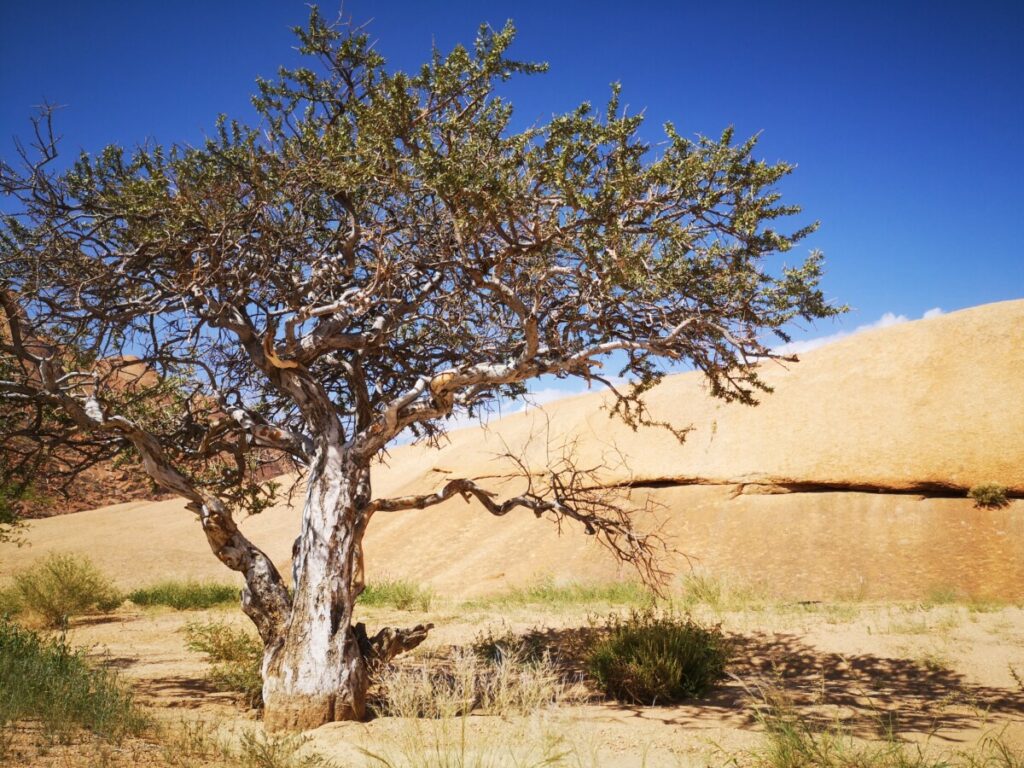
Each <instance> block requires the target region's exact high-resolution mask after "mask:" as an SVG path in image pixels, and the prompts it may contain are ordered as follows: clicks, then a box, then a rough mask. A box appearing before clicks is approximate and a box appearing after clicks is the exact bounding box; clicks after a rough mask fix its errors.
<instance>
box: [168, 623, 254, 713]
mask: <svg viewBox="0 0 1024 768" xmlns="http://www.w3.org/2000/svg"><path fill="white" fill-rule="evenodd" d="M184 631H185V637H186V645H187V646H188V648H189V649H190V650H193V651H197V652H199V653H202V654H205V655H206V660H207V661H208V662H209V663H210V665H211V669H210V675H209V677H210V681H211V682H212V683H213V684H214V685H215V686H216V687H217V688H219V689H220V690H222V691H232V692H234V693H240V694H242V695H243V696H244V697H245V700H246V703H247V704H248V705H249V706H251V707H258V706H260V704H261V703H262V700H263V677H262V675H261V674H260V666H261V664H262V662H263V644H262V643H261V642H260V640H259V638H258V637H256V636H255V635H253V634H252V633H250V632H247V631H245V630H243V629H236V628H234V627H232V626H229V625H228V624H225V623H224V622H221V621H212V622H206V623H204V622H191V623H189V624H186V625H185V630H184Z"/></svg>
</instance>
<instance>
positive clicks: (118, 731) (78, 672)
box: [0, 618, 147, 742]
mask: <svg viewBox="0 0 1024 768" xmlns="http://www.w3.org/2000/svg"><path fill="white" fill-rule="evenodd" d="M24 720H36V721H38V722H39V723H40V724H41V725H42V729H43V733H44V735H45V736H46V738H47V739H48V740H51V741H62V742H67V741H69V740H70V739H71V737H72V736H73V734H74V733H75V731H76V730H77V729H79V728H85V729H88V730H89V731H92V732H93V733H95V734H97V735H98V736H101V737H103V738H106V739H110V740H114V741H120V740H121V739H122V738H124V737H125V736H128V735H137V734H139V733H140V732H141V731H142V730H143V729H144V728H145V726H146V725H147V720H146V718H145V717H144V716H143V715H142V714H141V713H140V712H139V711H138V710H137V709H136V707H135V704H134V702H133V699H132V695H131V693H130V692H129V691H128V690H127V689H126V688H125V687H124V686H122V685H121V684H120V682H119V681H118V680H117V678H116V677H115V676H114V675H113V674H111V673H110V672H107V671H105V670H102V669H96V668H94V667H92V666H90V665H89V664H87V663H86V661H85V660H84V659H83V658H82V655H81V653H80V652H78V651H74V650H72V649H71V648H70V647H69V646H68V645H67V644H66V642H65V641H64V638H58V639H55V640H49V641H47V640H43V639H42V638H40V637H39V635H37V634H36V633H34V632H30V631H29V630H27V629H23V628H21V627H19V626H18V625H16V624H14V623H12V622H10V621H8V620H7V619H3V618H0V729H3V730H6V729H8V728H10V727H11V726H12V724H14V723H17V722H20V721H24ZM0 740H2V737H0Z"/></svg>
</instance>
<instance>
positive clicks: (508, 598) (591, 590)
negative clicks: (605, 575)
mask: <svg viewBox="0 0 1024 768" xmlns="http://www.w3.org/2000/svg"><path fill="white" fill-rule="evenodd" d="M654 599H655V596H654V593H653V592H651V591H650V590H649V589H647V588H646V587H645V586H644V585H643V584H640V583H638V582H635V581H609V582H597V583H583V582H568V583H557V582H555V580H554V579H545V580H544V581H541V582H538V583H536V584H531V585H530V586H526V587H517V588H515V589H512V590H509V591H508V592H503V593H501V594H498V595H493V596H491V597H486V598H482V599H479V600H475V601H471V602H470V603H469V604H470V605H472V606H475V607H490V606H494V605H502V606H513V605H516V606H518V605H539V606H546V607H549V608H564V607H567V606H574V605H594V604H606V605H633V606H649V605H653V604H654Z"/></svg>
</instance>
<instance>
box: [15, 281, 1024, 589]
mask: <svg viewBox="0 0 1024 768" xmlns="http://www.w3.org/2000/svg"><path fill="white" fill-rule="evenodd" d="M765 377H766V378H767V379H768V380H769V381H770V382H771V383H772V385H773V386H774V387H775V392H774V393H773V394H771V395H766V396H765V397H764V398H763V402H762V403H761V405H759V406H758V407H756V408H749V407H745V406H740V405H728V404H723V403H720V402H718V401H715V400H713V399H711V398H710V397H708V395H707V393H706V392H705V391H704V388H703V385H702V382H701V379H700V378H699V377H698V376H696V375H694V374H681V375H678V376H674V377H671V378H669V379H667V380H666V381H665V382H664V383H663V384H662V385H661V386H660V387H659V388H657V389H656V390H654V391H653V392H652V393H651V394H650V400H651V404H652V407H653V409H654V412H655V415H656V416H658V417H660V418H663V419H666V420H669V421H671V422H672V423H674V424H676V425H677V426H687V425H689V426H692V429H691V431H690V433H689V435H688V437H687V440H686V441H685V443H683V444H679V443H678V441H676V440H675V439H674V438H673V437H672V436H671V435H670V434H668V433H667V432H664V431H659V430H654V429H645V430H641V431H639V432H632V431H631V430H629V429H628V428H626V427H624V426H623V425H621V424H620V423H619V422H617V421H614V420H609V418H608V414H607V412H606V411H602V410H601V407H602V405H603V404H604V403H605V402H606V400H605V398H604V396H603V395H602V394H599V393H595V394H588V395H583V396H579V397H573V398H568V399H565V400H561V401H557V402H554V403H551V404H549V405H548V406H547V407H545V408H544V409H543V410H540V409H534V410H531V411H527V412H524V413H518V414H514V415H512V416H509V417H507V418H505V419H502V420H500V421H497V422H493V423H492V424H491V425H490V426H489V427H488V428H487V429H482V430H481V429H467V430H460V431H457V432H453V433H452V435H451V439H450V442H449V443H448V444H447V445H446V446H445V447H444V448H443V449H441V450H432V449H428V448H425V447H422V446H402V447H399V448H396V449H395V450H393V451H392V453H391V454H390V456H389V457H388V458H387V461H386V462H385V463H383V464H382V465H381V466H379V467H378V468H377V469H376V471H375V478H374V490H375V495H377V496H394V495H401V494H410V493H427V492H431V491H435V490H437V489H439V488H440V487H441V486H443V485H444V483H445V481H446V480H447V479H450V478H452V477H456V476H458V477H477V478H486V479H485V480H481V483H480V484H481V485H484V486H486V487H490V488H493V489H495V490H497V491H499V492H500V493H501V494H503V495H511V494H512V493H514V492H517V491H519V490H521V488H520V487H519V484H518V481H515V480H511V479H509V477H510V476H511V475H513V474H515V473H514V471H513V468H512V467H511V466H510V465H509V464H508V463H507V462H506V461H504V460H502V459H501V458H500V457H501V455H502V454H504V453H505V452H507V451H512V452H513V453H518V454H520V455H522V456H525V457H526V459H527V462H528V463H529V464H530V465H531V466H532V467H533V468H536V469H537V470H540V469H541V468H543V467H544V466H545V463H546V459H547V453H548V451H549V449H550V448H551V446H552V445H554V446H556V447H557V446H558V445H561V444H563V443H565V442H567V441H573V440H575V444H576V448H577V450H578V453H579V457H580V461H581V463H582V464H584V465H587V464H589V465H594V464H606V465H607V468H606V469H605V470H604V471H603V473H602V475H601V482H602V483H603V484H605V485H615V486H618V487H620V488H622V490H623V491H624V492H629V493H631V494H632V499H633V501H634V502H636V503H637V504H638V505H643V504H644V503H645V502H646V501H647V500H648V499H650V500H652V501H654V502H655V505H656V510H655V512H654V513H653V514H652V516H650V517H648V518H647V519H645V520H643V521H642V522H643V523H644V524H645V525H649V526H653V525H661V526H662V530H663V531H664V533H665V535H666V536H667V537H668V539H669V540H670V542H671V544H672V545H673V546H674V547H675V549H676V550H677V554H676V555H673V556H672V557H671V558H670V559H669V561H668V562H667V565H668V566H669V568H671V569H673V570H675V571H677V572H680V573H682V572H686V571H687V570H688V569H690V568H697V569H700V570H706V571H710V572H712V573H714V574H716V575H721V576H723V577H725V578H727V579H735V580H737V581H741V582H744V583H754V584H761V585H763V586H764V587H765V588H766V589H767V590H768V591H770V592H772V593H773V594H776V595H792V596H793V597H794V598H799V599H827V598H830V597H835V596H836V595H837V594H842V595H856V596H866V597H871V596H877V597H918V596H921V595H923V594H925V593H926V592H927V591H928V590H929V589H931V588H934V587H937V586H942V587H950V586H951V587H955V588H956V589H958V590H960V591H961V592H963V593H965V594H972V595H975V596H979V597H986V596H988V597H1003V598H1012V599H1017V598H1019V595H1020V594H1024V569H1022V568H1021V566H1020V564H1021V563H1022V562H1024V500H1014V501H1013V502H1012V503H1011V504H1010V505H1009V506H1008V507H1006V508H1003V509H994V510H992V509H976V508H975V507H974V505H973V504H972V502H971V501H970V500H969V499H967V498H965V491H966V489H967V488H969V487H970V486H972V485H974V484H977V483H982V482H996V483H999V484H1002V485H1004V486H1007V487H1008V488H1009V489H1010V490H1011V495H1014V494H1015V495H1017V496H1020V495H1021V494H1024V439H1022V438H1021V435H1022V434H1024V301H1016V302H1006V303H1001V304H992V305H987V306H982V307H977V308H974V309H970V310H965V311H962V312H956V313H952V314H949V315H944V316H940V317H937V318H932V319H928V320H922V321H918V322H914V323H906V324H903V325H899V326H895V327H891V328H886V329H884V330H878V331H873V332H868V333H863V334H858V335H856V336H852V337H850V338H848V339H845V340H843V341H840V342H837V343H835V344H832V345H830V346H828V347H824V348H821V349H819V350H816V351H814V352H811V353H808V354H806V355H805V356H804V357H803V359H802V360H801V362H799V363H797V364H792V365H788V366H786V367H782V366H778V365H775V364H772V365H769V366H766V369H765ZM620 457H621V458H622V459H623V461H621V462H620V461H619V459H620ZM298 517H299V511H298V509H289V508H287V507H283V506H282V507H279V508H276V509H272V510H268V511H266V512H264V513H263V514H261V515H259V516H257V517H255V518H251V519H249V520H246V521H245V522H244V523H243V529H244V530H245V532H246V534H247V535H249V536H250V537H252V538H253V539H254V540H255V541H256V542H257V543H258V544H259V545H260V546H261V547H263V548H264V549H265V550H266V551H267V552H268V554H270V555H271V557H272V558H273V559H274V560H275V561H276V562H278V563H279V565H280V566H281V567H282V569H283V570H284V571H285V572H287V571H288V570H289V568H288V566H287V562H288V558H289V555H290V547H291V542H292V541H293V540H294V537H295V534H296V531H297V530H298ZM140 530H145V531H147V532H148V533H147V534H146V535H145V536H143V535H138V531H140ZM156 530H159V531H160V532H161V533H160V535H153V531H156ZM29 540H30V541H31V542H32V544H33V546H32V547H31V548H25V549H21V550H18V549H15V548H13V547H8V546H3V547H0V576H2V575H5V574H6V573H8V572H10V571H12V570H16V569H17V568H18V567H20V566H21V565H23V564H24V563H26V562H27V561H29V560H31V559H34V558H36V557H39V556H40V554H42V553H45V552H46V551H49V550H60V549H76V548H80V549H86V550H87V551H89V552H90V553H91V555H92V556H93V557H94V558H95V559H96V560H97V561H99V562H102V563H103V564H104V566H105V567H107V568H108V569H109V570H111V571H112V572H113V573H114V574H115V575H118V576H119V578H120V580H121V581H122V582H123V583H125V585H126V586H127V585H131V584H136V583H138V581H139V578H140V576H139V573H138V568H137V564H138V563H139V562H145V563H147V573H146V579H147V580H153V581H155V580H158V579H160V578H166V577H173V578H187V577H198V578H214V579H220V580H224V579H227V578H230V577H231V574H230V573H229V572H228V571H226V570H225V569H224V568H223V566H221V565H220V564H219V563H218V562H217V561H216V560H215V559H214V558H213V557H212V556H211V555H210V553H209V549H208V547H207V545H206V542H205V539H204V537H203V534H202V532H201V531H200V530H199V528H198V525H197V524H196V522H195V520H194V518H193V515H191V514H190V513H188V512H186V511H185V510H184V507H183V504H182V503H181V502H180V501H178V500H168V501H163V502H155V503H134V504H125V505H119V506H116V507H108V508H106V509H100V510H94V511H90V512H83V513H81V514H78V515H74V516H70V517H66V518H62V519H59V520H43V521H38V522H36V523H33V524H32V527H31V529H30V531H29ZM365 549H366V556H367V569H368V571H367V575H368V578H369V579H370V580H374V579H377V578H381V577H382V575H384V574H387V575H389V576H392V577H400V578H409V579H413V580H415V581H417V582H423V583H429V584H432V585H433V586H435V587H436V588H438V589H439V590H441V591H445V592H450V593H452V594H455V595H461V596H466V595H472V594H480V593H486V592H493V591H496V590H500V589H503V588H506V587H508V586H509V585H513V584H522V583H525V582H529V581H532V580H536V579H537V578H538V577H541V576H549V577H552V578H554V579H563V580H568V579H578V580H590V579H606V578H617V577H628V576H630V572H629V570H628V569H623V568H621V567H619V566H617V565H616V563H615V562H614V561H613V560H611V559H610V557H609V556H608V555H607V553H606V552H605V551H604V550H602V549H601V548H600V547H598V546H597V545H595V544H594V542H593V540H592V539H591V538H589V537H586V536H583V535H581V534H580V533H579V531H578V529H576V528H574V527H572V526H571V525H568V524H567V525H566V526H565V529H564V530H563V532H562V533H561V535H559V533H558V531H557V530H556V529H555V526H553V525H551V524H550V523H548V522H546V521H538V520H536V519H535V518H534V516H533V515H532V514H531V513H529V512H528V511H523V512H522V513H521V514H516V513H510V514H509V515H507V516H505V517H502V518H494V517H492V516H491V515H489V514H488V513H487V512H486V511H485V510H484V509H483V507H482V506H480V505H479V504H478V503H476V502H475V501H470V502H468V503H467V502H465V501H463V500H462V499H461V498H459V497H455V498H452V499H450V500H448V501H446V502H445V503H443V504H440V505H438V506H436V507H432V508H429V509H426V510H411V511H406V512H397V513H378V514H377V516H376V517H375V518H374V520H373V523H372V525H371V526H370V529H369V532H368V534H367V539H366V543H365Z"/></svg>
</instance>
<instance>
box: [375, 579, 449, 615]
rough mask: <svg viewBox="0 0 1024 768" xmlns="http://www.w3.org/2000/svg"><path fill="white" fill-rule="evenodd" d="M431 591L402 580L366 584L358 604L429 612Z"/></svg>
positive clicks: (431, 599)
mask: <svg viewBox="0 0 1024 768" xmlns="http://www.w3.org/2000/svg"><path fill="white" fill-rule="evenodd" d="M433 600H434V592H433V590H431V589H429V588H427V587H421V586H420V585H419V584H414V583H413V582H411V581H404V580H402V579H385V580H384V581H380V582H377V583H373V584H367V585H366V589H364V590H363V594H361V595H360V596H359V602H360V604H362V605H365V606H372V607H374V608H397V609H398V610H400V611H411V610H420V611H429V610H430V604H431V602H433Z"/></svg>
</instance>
